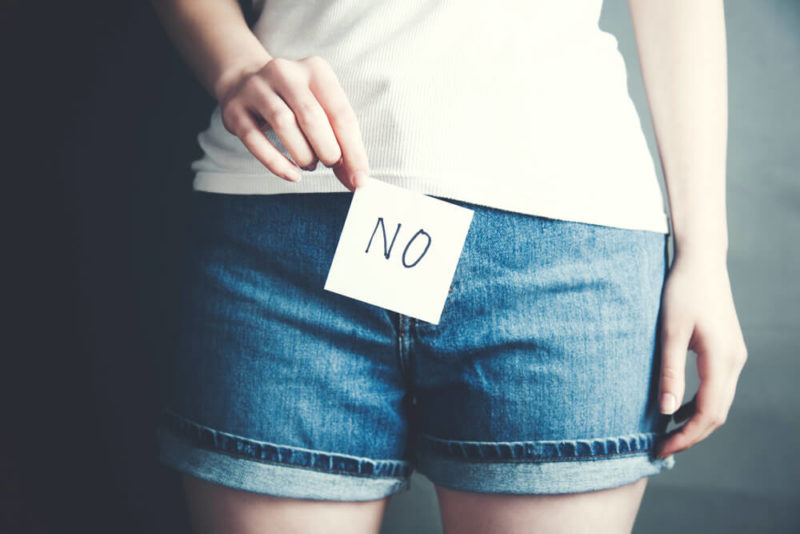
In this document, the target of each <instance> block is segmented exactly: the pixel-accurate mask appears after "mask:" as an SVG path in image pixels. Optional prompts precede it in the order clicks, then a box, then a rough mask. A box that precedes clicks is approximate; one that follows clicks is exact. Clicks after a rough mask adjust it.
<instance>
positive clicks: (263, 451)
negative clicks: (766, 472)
mask: <svg viewBox="0 0 800 534" xmlns="http://www.w3.org/2000/svg"><path fill="white" fill-rule="evenodd" d="M161 418H162V422H163V423H164V424H165V426H166V427H167V428H168V429H169V430H171V431H172V432H173V433H175V434H176V435H178V436H179V437H183V438H185V439H188V440H189V441H190V442H191V443H193V444H195V445H198V446H200V447H202V448H205V449H209V450H213V451H216V452H221V453H225V454H228V455H231V456H234V457H237V458H246V459H250V460H255V461H259V462H263V463H272V464H277V465H283V466H287V467H299V468H306V469H314V470H317V471H324V472H329V473H343V474H348V475H353V476H363V477H372V478H387V477H389V478H398V477H399V478H404V477H408V476H409V475H410V474H411V467H410V465H408V462H405V461H403V460H372V459H368V458H360V457H357V456H348V455H344V454H332V453H327V452H323V451H316V450H312V449H303V448H300V447H289V446H286V445H277V444H273V443H268V442H263V441H255V440H251V439H246V438H243V437H240V436H235V435H233V434H228V433H227V432H222V431H219V430H214V429H213V428H209V427H207V426H204V425H201V424H199V423H196V422H194V421H190V420H189V419H186V418H185V417H183V416H181V415H178V414H177V413H175V412H173V411H171V410H168V409H164V410H162V413H161ZM287 455H288V456H289V458H288V459H285V456H287ZM298 457H300V458H299V459H297V458H298ZM320 463H326V464H328V465H327V466H325V465H320ZM334 464H339V467H338V468H337V467H333V465H334Z"/></svg>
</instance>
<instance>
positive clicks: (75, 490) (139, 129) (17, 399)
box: [0, 0, 800, 534]
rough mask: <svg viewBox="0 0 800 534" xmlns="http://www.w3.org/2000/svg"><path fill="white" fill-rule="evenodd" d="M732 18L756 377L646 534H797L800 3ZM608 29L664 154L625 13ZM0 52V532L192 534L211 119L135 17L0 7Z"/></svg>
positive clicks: (645, 526)
mask: <svg viewBox="0 0 800 534" xmlns="http://www.w3.org/2000/svg"><path fill="white" fill-rule="evenodd" d="M726 11H727V17H728V38H729V66H730V72H729V79H730V108H731V114H730V138H729V181H728V214H729V215H728V216H729V228H730V252H729V269H730V273H731V280H732V284H733V288H734V298H735V300H736V304H737V311H738V313H739V318H740V321H741V323H742V327H743V330H744V333H745V339H746V341H747V344H748V349H749V355H750V357H749V361H748V364H747V366H746V367H745V370H744V372H743V374H742V378H741V381H740V385H739V388H738V390H737V398H736V402H735V403H734V406H733V409H732V411H731V414H730V416H729V419H728V422H727V424H726V425H725V426H724V427H723V428H721V429H720V430H718V431H717V432H715V433H714V434H713V435H712V436H711V437H709V438H708V439H707V440H706V441H704V442H703V443H702V444H700V445H698V446H697V447H694V448H693V449H691V450H689V451H686V452H685V453H680V454H679V455H677V456H676V460H677V462H676V467H675V469H673V470H672V471H670V472H667V473H664V474H662V475H660V476H658V477H654V478H652V479H651V481H650V483H649V486H648V491H647V493H646V495H645V499H644V502H643V505H642V510H641V512H640V515H639V519H638V520H637V526H636V529H635V532H638V533H660V532H674V531H677V530H682V531H684V532H698V533H699V532H703V533H710V532H726V533H740V532H741V533H745V532H747V533H750V532H753V533H783V532H786V533H790V532H791V533H796V532H800V512H798V507H797V505H798V504H800V460H798V451H800V425H798V423H799V422H800V418H798V416H797V413H798V412H797V411H798V408H800V402H798V389H797V381H798V378H800V357H798V356H800V355H799V354H798V353H800V350H798V348H800V335H799V334H798V328H797V327H798V325H800V287H799V285H798V282H797V275H798V273H800V268H799V267H800V248H798V247H797V239H798V230H800V180H798V172H797V168H798V163H799V162H798V155H797V153H796V152H797V151H796V148H797V146H798V144H800V143H799V141H800V126H798V117H800V106H799V105H798V101H797V98H796V94H797V93H798V89H800V62H798V60H797V58H798V57H800V2H797V1H796V0H769V1H764V2H758V3H754V2H747V1H745V0H739V1H729V2H727V4H726ZM601 25H602V26H604V27H605V29H608V30H609V31H611V32H612V33H614V34H615V35H617V36H618V39H619V41H620V49H621V50H622V51H623V53H624V54H625V56H626V59H627V61H628V66H629V72H630V78H629V80H630V86H631V92H632V95H633V97H634V99H635V101H636V104H637V107H638V108H639V110H640V114H641V115H642V118H643V125H644V126H645V129H646V133H647V135H648V139H649V142H650V143H651V150H653V153H654V154H656V153H657V152H656V149H655V144H654V140H653V135H652V128H651V125H650V122H649V115H648V112H647V108H646V102H645V99H644V93H643V88H642V85H641V79H640V74H639V70H638V64H637V63H636V55H635V43H634V41H633V36H632V33H631V27H630V20H629V18H628V13H627V7H626V6H625V3H624V2H615V1H612V0H607V2H606V7H605V9H604V14H603V22H602V24H601ZM0 50H2V52H0V53H2V71H0V72H2V74H1V76H2V78H0V79H2V88H3V95H2V104H3V108H2V117H3V119H4V120H3V126H4V128H3V130H2V131H3V139H2V142H1V143H0V147H2V151H3V152H2V154H3V164H4V170H5V171H6V172H5V173H4V180H3V187H4V200H5V202H4V205H5V210H4V223H5V224H4V229H5V232H4V234H5V238H4V240H3V252H4V254H3V258H4V263H5V264H6V266H7V267H10V268H9V269H8V272H9V274H7V275H6V277H5V281H6V283H7V284H6V285H7V291H6V294H7V295H9V296H10V299H9V300H8V304H9V305H8V306H7V310H8V313H9V316H10V317H11V320H10V321H6V322H5V325H6V328H5V329H4V330H6V335H5V341H6V342H5V343H4V347H5V350H3V351H2V353H3V357H2V363H3V367H2V369H3V370H2V373H0V376H2V388H1V389H2V397H1V398H0V401H2V402H1V403H0V405H2V409H3V412H2V423H3V426H2V430H1V431H0V488H1V490H0V491H2V495H1V500H0V507H1V508H0V532H3V533H5V532H8V533H28V532H43V533H51V532H52V533H56V532H58V533H65V532H66V533H71V532H82V533H94V532H115V533H119V534H125V533H162V532H163V533H170V534H181V533H188V523H187V520H186V516H185V511H184V504H183V500H182V494H181V492H180V486H179V483H178V478H177V475H176V474H175V473H174V472H172V471H170V470H168V469H166V468H164V467H162V466H160V464H158V463H157V462H156V448H155V435H154V427H155V421H156V416H157V413H158V407H159V397H160V391H161V390H162V386H161V384H160V381H159V376H161V374H160V370H161V366H162V364H163V362H164V361H165V359H166V358H168V355H169V352H170V339H171V332H172V329H173V328H174V321H175V306H174V302H175V296H176V295H177V292H178V291H179V287H180V283H181V276H180V272H178V269H177V265H178V259H179V258H180V254H181V247H182V243H183V238H184V236H185V235H186V233H187V232H190V231H191V228H188V227H187V224H186V219H185V214H186V208H187V201H188V198H189V195H190V192H191V179H192V175H191V172H190V170H189V162H190V161H191V160H193V159H194V158H196V157H198V156H199V155H200V152H199V147H198V145H197V144H196V134H197V133H198V132H199V131H200V130H202V129H204V128H205V127H207V125H208V118H209V115H210V112H211V110H212V108H213V106H214V102H213V100H212V99H211V97H210V96H209V95H207V94H206V93H205V92H204V91H203V90H202V88H201V87H200V85H199V84H198V83H197V82H196V81H195V79H194V78H193V76H192V74H191V73H190V72H189V70H188V68H187V67H186V66H185V65H184V63H183V62H182V61H181V59H180V58H179V57H178V56H177V53H176V52H175V51H174V48H173V47H172V45H171V43H170V42H169V40H168V39H167V37H166V35H165V33H164V32H163V30H162V29H161V27H160V26H159V24H158V21H157V19H156V17H155V13H154V12H153V10H152V8H151V7H150V4H149V3H148V2H146V1H142V2H122V1H118V0H117V1H105V2H100V1H84V2H63V1H62V2H56V1H52V2H23V1H4V2H2V3H1V4H0ZM662 186H663V184H662ZM693 359H694V358H693V357H690V362H689V368H688V384H687V399H688V398H691V392H693V391H694V390H695V389H696V384H697V381H696V373H695V371H694V365H693ZM412 487H413V489H412V491H411V492H408V493H406V494H403V495H399V496H397V497H396V498H393V499H392V501H391V503H390V507H389V510H388V511H387V516H386V520H385V524H384V531H385V532H386V533H389V532H394V533H396V532H415V533H423V532H430V533H436V532H440V526H439V524H438V518H437V516H436V505H435V497H434V494H433V490H432V486H431V485H430V483H429V482H428V481H427V479H425V478H424V477H422V476H420V475H418V474H415V475H414V478H413V481H412ZM412 509H413V510H415V512H414V513H410V510H412Z"/></svg>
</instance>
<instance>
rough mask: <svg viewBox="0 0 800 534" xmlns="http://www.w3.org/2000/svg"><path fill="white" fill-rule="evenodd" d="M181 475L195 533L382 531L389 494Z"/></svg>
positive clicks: (367, 533) (375, 533) (369, 533)
mask: <svg viewBox="0 0 800 534" xmlns="http://www.w3.org/2000/svg"><path fill="white" fill-rule="evenodd" d="M181 479H182V481H183V488H184V492H185V495H186V502H187V506H188V509H189V516H190V519H191V523H192V530H193V531H194V533H195V534H222V533H224V534H251V533H253V534H255V533H258V534H273V533H280V534H306V533H308V534H311V533H313V534H340V533H341V534H344V533H347V534H378V532H379V531H380V527H381V521H382V519H383V513H384V511H385V509H386V504H387V502H388V500H389V497H386V498H383V499H377V500H372V501H355V502H346V501H317V500H310V499H290V498H283V497H273V496H269V495H260V494H257V493H251V492H247V491H240V490H235V489H231V488H227V487H225V486H220V485H218V484H212V483H210V482H206V481H205V480H200V479H198V478H195V477H193V476H191V475H186V474H182V475H181Z"/></svg>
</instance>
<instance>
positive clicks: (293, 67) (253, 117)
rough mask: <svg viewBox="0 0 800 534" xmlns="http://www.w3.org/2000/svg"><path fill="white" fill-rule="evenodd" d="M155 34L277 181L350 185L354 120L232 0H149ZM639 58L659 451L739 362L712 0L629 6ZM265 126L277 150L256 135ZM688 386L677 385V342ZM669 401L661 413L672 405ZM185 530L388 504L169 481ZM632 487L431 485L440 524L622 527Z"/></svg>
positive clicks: (726, 395)
mask: <svg viewBox="0 0 800 534" xmlns="http://www.w3.org/2000/svg"><path fill="white" fill-rule="evenodd" d="M152 3H153V5H154V7H155V9H156V12H157V13H158V16H159V18H160V19H161V21H162V24H163V25H164V27H165V29H166V31H167V33H168V35H169V36H170V38H171V39H172V41H173V42H174V44H175V46H176V48H177V49H178V51H179V52H180V53H181V55H182V57H183V58H184V59H185V60H186V62H187V64H188V65H190V67H191V68H192V69H193V71H194V72H195V74H196V75H197V77H198V79H199V80H200V82H201V83H202V84H203V86H204V87H205V89H206V90H207V91H208V92H209V93H210V94H211V95H212V96H213V97H214V98H216V99H217V101H218V102H219V103H220V106H221V109H222V115H223V123H224V125H225V127H226V129H227V130H228V131H229V132H231V133H232V134H234V135H236V136H237V137H239V138H240V139H241V141H242V142H243V143H244V145H245V146H246V147H247V148H248V149H249V150H250V152H251V153H252V154H253V155H254V156H255V157H256V158H258V160H259V161H261V162H262V163H263V164H264V166H265V167H266V168H267V169H269V170H270V171H271V172H273V173H274V174H276V175H277V176H280V177H282V178H283V179H286V180H290V181H297V180H299V179H300V169H299V167H302V168H308V169H312V168H314V167H315V166H316V165H317V164H318V162H322V163H323V164H324V165H325V166H327V167H330V168H332V169H333V171H334V173H335V174H336V176H337V178H338V179H339V180H340V181H341V182H342V184H343V185H344V186H345V187H347V188H348V189H349V190H350V191H354V190H355V189H356V188H357V187H358V186H359V185H360V183H362V182H360V179H363V178H362V177H363V176H366V175H367V173H368V172H369V169H368V160H367V156H366V151H365V149H364V145H363V142H362V139H361V133H360V131H359V128H358V121H357V119H356V115H355V113H354V111H353V109H352V107H351V106H350V103H349V101H348V99H347V96H346V95H345V94H344V92H343V90H342V88H341V86H340V85H339V82H338V80H337V78H336V75H335V73H334V72H333V71H332V69H331V68H330V66H329V65H328V64H327V63H326V62H325V61H324V60H323V59H322V58H319V57H316V56H312V57H307V58H302V59H299V60H289V59H285V58H273V57H272V56H270V55H269V54H268V53H267V51H266V50H264V48H263V46H262V45H261V43H260V42H259V41H258V39H257V38H256V37H255V35H253V33H252V32H251V31H250V29H249V28H248V27H247V24H246V21H245V19H244V16H243V14H242V12H241V9H240V8H239V5H238V3H237V2H236V0H152ZM629 7H630V12H631V18H632V21H633V25H634V31H635V35H636V42H637V47H638V51H639V61H640V64H641V68H642V76H643V81H644V84H645V90H646V93H647V99H648V104H649V108H650V112H651V116H652V118H653V125H654V129H655V133H656V140H657V144H658V150H659V155H660V158H661V162H662V165H663V169H664V176H665V179H666V185H667V191H668V196H669V203H670V213H671V216H672V234H673V239H674V250H675V256H674V259H673V263H672V265H671V267H670V270H669V272H668V274H667V278H666V280H665V284H664V290H663V293H662V301H661V304H662V308H661V342H662V347H661V348H662V368H661V370H660V371H661V372H660V376H661V378H660V383H659V389H660V393H661V394H668V395H671V396H672V397H673V399H674V402H673V403H672V404H670V405H668V403H667V402H666V399H663V400H662V404H661V408H662V412H663V413H673V414H674V417H675V420H676V422H683V421H685V423H684V424H682V425H681V426H680V427H678V428H676V429H674V430H673V431H672V432H671V433H670V435H669V437H668V439H667V440H665V441H664V442H663V443H662V446H661V447H660V450H659V456H660V457H666V456H669V455H671V454H675V453H677V452H681V451H685V450H687V449H689V448H691V447H693V446H694V445H696V444H697V443H699V442H701V441H703V440H704V439H706V438H707V437H708V436H709V435H710V434H711V433H713V432H714V431H715V430H716V429H718V428H719V427H720V426H722V425H723V424H724V423H725V421H726V419H727V417H728V412H729V410H730V407H731V404H732V402H733V398H734V395H735V391H736V385H737V382H738V378H739V375H740V373H741V370H742V368H743V366H744V364H745V362H746V359H747V350H746V347H745V343H744V338H743V335H742V331H741V327H740V325H739V321H738V318H737V314H736V310H735V307H734V302H733V296H732V291H731V285H730V279H729V274H728V268H727V250H728V233H727V219H726V211H725V174H726V168H725V166H726V148H727V126H728V124H727V107H728V101H727V55H726V54H727V52H726V36H725V19H724V6H723V0H670V1H669V2H664V1H661V0H629ZM266 128H272V129H273V130H274V131H275V133H276V134H277V135H278V137H279V138H280V139H281V141H282V142H283V144H284V146H285V147H286V148H287V150H288V151H289V153H290V155H291V157H292V159H293V161H292V160H290V159H288V158H286V157H284V156H283V155H282V154H281V153H280V152H279V151H278V150H277V149H276V148H275V147H274V146H272V145H271V144H270V143H269V141H268V140H267V138H266V137H265V136H264V135H263V133H262V130H263V129H266ZM688 349H691V350H692V351H694V352H695V353H696V354H697V370H698V375H699V377H700V386H699V388H698V391H697V392H696V394H695V395H694V397H693V398H692V399H691V400H690V401H689V402H687V403H685V404H682V405H681V403H682V402H683V399H684V395H685V370H686V360H687V351H688ZM678 407H680V408H679V409H677V410H676V408H678ZM183 481H184V485H185V486H184V487H185V489H186V497H187V502H188V505H189V511H190V514H191V516H192V521H193V524H194V526H195V531H196V532H198V533H209V534H210V533H222V532H225V533H242V534H245V533H251V532H253V533H255V532H258V533H261V534H265V533H271V532H281V533H288V532H297V533H304V532H314V533H338V532H348V533H362V532H363V533H377V532H379V529H380V521H381V518H382V515H383V512H384V510H385V507H386V504H387V500H388V499H379V500H374V501H365V502H357V503H353V502H338V501H311V500H302V499H283V498H278V497H272V496H268V495H256V494H252V493H247V492H242V491H237V490H231V489H229V488H224V487H222V486H218V485H215V484H211V483H208V482H204V481H200V480H198V479H196V478H194V477H191V476H189V475H183ZM646 484H647V479H646V478H643V479H640V480H639V481H636V482H634V483H631V484H627V485H625V486H620V487H617V488H609V489H606V490H601V491H593V492H583V493H575V494H564V495H491V494H480V493H468V492H460V491H455V490H451V489H448V488H443V487H440V486H436V493H437V497H438V500H439V505H440V509H441V513H442V522H443V526H444V530H445V532H446V533H450V532H453V533H455V532H458V533H459V534H473V533H474V534H478V533H488V532H491V533H515V534H517V533H519V534H521V533H534V532H548V533H558V532H570V533H580V532H594V533H598V532H599V533H629V532H630V531H631V529H632V527H633V523H634V520H635V517H636V514H637V513H638V509H639V505H640V503H641V500H642V496H643V493H644V490H645V486H646Z"/></svg>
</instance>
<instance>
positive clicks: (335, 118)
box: [330, 106, 358, 129]
mask: <svg viewBox="0 0 800 534" xmlns="http://www.w3.org/2000/svg"><path fill="white" fill-rule="evenodd" d="M330 122H331V126H333V127H334V128H337V129H351V128H356V127H357V126H358V121H357V120H356V116H355V114H353V112H352V110H351V109H350V108H349V107H347V106H337V107H336V108H334V109H332V110H330Z"/></svg>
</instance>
